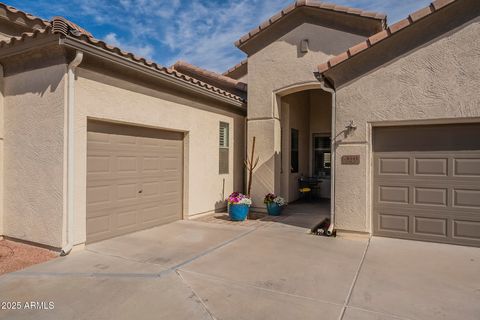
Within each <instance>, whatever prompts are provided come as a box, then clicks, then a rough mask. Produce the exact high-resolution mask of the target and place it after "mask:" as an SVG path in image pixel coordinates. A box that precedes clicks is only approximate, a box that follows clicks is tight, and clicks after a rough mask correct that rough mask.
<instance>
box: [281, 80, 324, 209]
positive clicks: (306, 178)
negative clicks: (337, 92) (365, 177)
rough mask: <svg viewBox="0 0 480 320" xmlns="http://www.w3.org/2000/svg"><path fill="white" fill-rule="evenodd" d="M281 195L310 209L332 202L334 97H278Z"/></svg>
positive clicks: (316, 93)
mask: <svg viewBox="0 0 480 320" xmlns="http://www.w3.org/2000/svg"><path fill="white" fill-rule="evenodd" d="M279 101H280V104H279V109H280V125H281V130H280V131H281V151H280V158H281V165H280V175H279V179H280V194H281V195H282V196H283V197H285V199H286V200H287V202H289V203H295V202H297V201H301V203H303V204H304V206H307V207H308V208H311V210H313V211H315V208H316V210H319V211H322V210H323V209H325V207H326V204H328V208H329V209H330V202H331V199H332V188H331V186H332V176H333V172H332V162H333V161H332V160H333V157H332V95H331V93H330V92H327V91H324V90H322V89H309V90H302V91H296V92H293V93H288V94H286V95H281V96H280V97H279Z"/></svg>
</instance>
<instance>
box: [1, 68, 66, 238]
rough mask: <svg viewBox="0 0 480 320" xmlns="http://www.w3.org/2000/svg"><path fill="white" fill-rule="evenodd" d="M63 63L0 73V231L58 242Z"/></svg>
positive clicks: (60, 231) (61, 197)
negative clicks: (1, 90)
mask: <svg viewBox="0 0 480 320" xmlns="http://www.w3.org/2000/svg"><path fill="white" fill-rule="evenodd" d="M65 71H66V66H65V65H55V66H50V67H45V68H41V69H37V70H33V71H27V72H23V73H19V74H16V75H11V76H8V77H6V78H5V80H4V81H5V105H4V133H5V134H4V137H5V138H4V139H5V140H4V170H5V171H4V173H5V175H4V234H5V235H7V236H10V237H14V238H18V239H23V240H28V241H33V242H38V243H42V244H46V245H50V246H54V247H61V246H62V244H63V241H62V239H63V223H64V221H63V219H64V215H63V213H64V190H63V188H64V183H63V177H64V175H63V170H64V121H65V113H64V92H65V89H64V75H65Z"/></svg>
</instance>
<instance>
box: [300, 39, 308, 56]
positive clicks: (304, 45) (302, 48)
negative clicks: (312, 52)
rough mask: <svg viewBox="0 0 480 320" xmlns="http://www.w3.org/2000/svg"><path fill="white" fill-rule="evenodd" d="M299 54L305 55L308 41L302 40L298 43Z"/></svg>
mask: <svg viewBox="0 0 480 320" xmlns="http://www.w3.org/2000/svg"><path fill="white" fill-rule="evenodd" d="M300 52H301V53H307V52H308V39H303V40H302V41H301V42H300Z"/></svg>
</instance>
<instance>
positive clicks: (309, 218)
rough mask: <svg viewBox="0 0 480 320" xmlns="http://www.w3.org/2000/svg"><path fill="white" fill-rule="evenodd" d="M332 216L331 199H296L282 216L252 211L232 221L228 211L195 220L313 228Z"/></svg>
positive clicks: (225, 223)
mask: <svg viewBox="0 0 480 320" xmlns="http://www.w3.org/2000/svg"><path fill="white" fill-rule="evenodd" d="M329 216H330V200H329V199H321V200H312V201H302V200H299V201H296V202H293V203H291V204H289V205H288V206H287V207H286V208H285V209H284V210H283V212H282V215H280V216H269V215H267V214H266V213H262V212H250V217H249V218H248V219H247V220H245V221H231V220H230V218H229V216H228V213H227V212H220V213H214V214H211V215H208V216H204V217H201V218H197V219H195V221H201V222H207V223H216V224H223V225H235V226H242V227H256V228H262V227H267V226H272V225H288V226H294V227H298V228H304V229H308V230H309V229H311V228H312V227H313V226H315V225H316V224H317V223H319V222H320V221H322V220H323V219H325V218H328V217H329Z"/></svg>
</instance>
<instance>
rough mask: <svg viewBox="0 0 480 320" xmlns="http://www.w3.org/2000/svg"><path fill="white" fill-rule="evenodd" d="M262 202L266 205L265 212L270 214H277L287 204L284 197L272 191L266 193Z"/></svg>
mask: <svg viewBox="0 0 480 320" xmlns="http://www.w3.org/2000/svg"><path fill="white" fill-rule="evenodd" d="M263 202H264V203H265V204H266V205H267V212H268V214H269V215H271V216H279V215H280V214H281V213H282V209H283V207H284V206H285V205H286V204H287V203H286V202H285V199H283V198H282V197H279V196H276V195H274V194H273V193H269V194H267V195H266V196H265V199H263Z"/></svg>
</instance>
